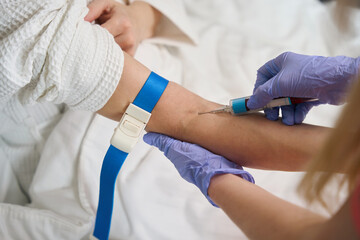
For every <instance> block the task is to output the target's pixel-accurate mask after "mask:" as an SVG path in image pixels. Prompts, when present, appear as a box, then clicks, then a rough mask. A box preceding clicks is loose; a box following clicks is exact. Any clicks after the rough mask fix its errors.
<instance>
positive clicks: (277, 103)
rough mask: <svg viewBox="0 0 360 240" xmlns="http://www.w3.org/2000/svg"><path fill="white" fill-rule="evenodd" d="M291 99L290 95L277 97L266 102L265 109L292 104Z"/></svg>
mask: <svg viewBox="0 0 360 240" xmlns="http://www.w3.org/2000/svg"><path fill="white" fill-rule="evenodd" d="M291 104H292V103H291V100H290V98H288V97H284V98H275V99H273V100H271V101H270V102H269V103H268V104H266V105H265V106H264V109H267V108H274V107H281V106H287V105H291Z"/></svg>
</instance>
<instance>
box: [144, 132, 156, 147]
mask: <svg viewBox="0 0 360 240" xmlns="http://www.w3.org/2000/svg"><path fill="white" fill-rule="evenodd" d="M157 135H159V134H158V133H153V132H149V133H146V134H145V135H144V136H143V140H144V142H146V143H147V144H149V145H154V139H155V138H156V137H157Z"/></svg>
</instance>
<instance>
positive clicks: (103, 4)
mask: <svg viewBox="0 0 360 240" xmlns="http://www.w3.org/2000/svg"><path fill="white" fill-rule="evenodd" d="M87 7H88V8H89V12H88V14H87V15H86V16H85V18H84V20H85V21H88V22H92V21H94V20H96V19H97V18H98V17H100V16H101V15H102V14H103V13H104V12H107V11H110V6H109V1H107V0H94V1H92V2H91V3H90V4H89V5H88V6H87Z"/></svg>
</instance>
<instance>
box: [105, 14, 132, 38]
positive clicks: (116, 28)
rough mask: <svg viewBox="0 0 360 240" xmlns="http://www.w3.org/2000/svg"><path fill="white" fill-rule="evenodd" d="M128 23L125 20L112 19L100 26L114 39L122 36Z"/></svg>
mask: <svg viewBox="0 0 360 240" xmlns="http://www.w3.org/2000/svg"><path fill="white" fill-rule="evenodd" d="M128 25H129V23H128V22H127V20H125V19H119V18H117V17H112V18H110V19H109V20H108V21H106V22H105V23H103V24H101V26H102V27H103V28H106V29H107V30H108V31H109V32H110V33H111V35H113V36H114V37H116V36H118V35H120V34H122V33H123V32H124V31H125V30H126V29H127V28H128Z"/></svg>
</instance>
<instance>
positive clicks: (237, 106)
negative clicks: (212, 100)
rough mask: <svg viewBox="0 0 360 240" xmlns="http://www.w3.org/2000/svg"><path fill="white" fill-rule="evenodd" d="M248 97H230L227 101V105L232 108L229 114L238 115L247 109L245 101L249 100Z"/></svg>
mask: <svg viewBox="0 0 360 240" xmlns="http://www.w3.org/2000/svg"><path fill="white" fill-rule="evenodd" d="M249 98H250V97H243V98H235V99H231V100H230V102H229V105H230V107H231V109H232V112H231V114H233V115H239V114H243V113H246V112H247V111H249V108H248V107H247V101H248V100H249Z"/></svg>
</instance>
